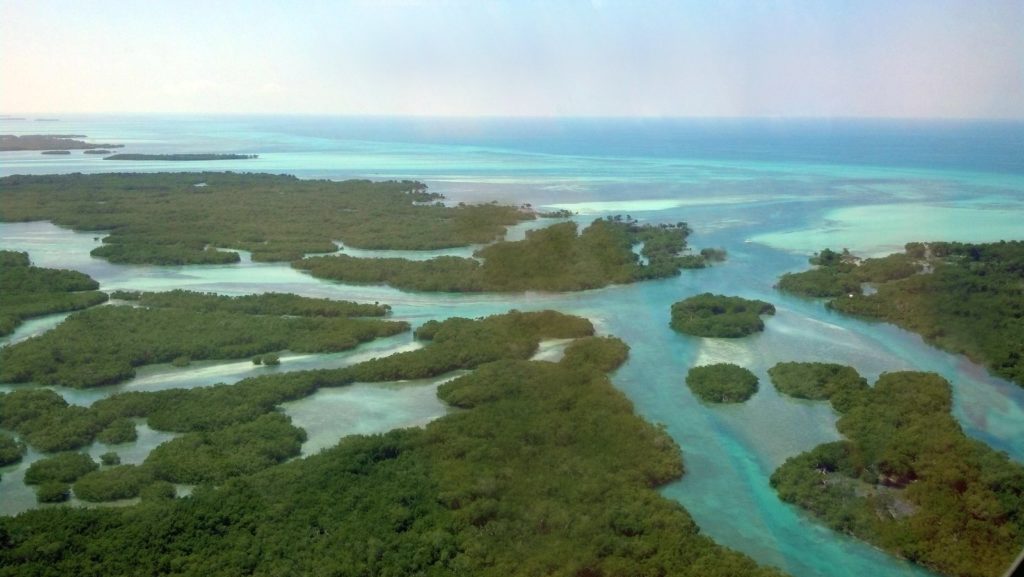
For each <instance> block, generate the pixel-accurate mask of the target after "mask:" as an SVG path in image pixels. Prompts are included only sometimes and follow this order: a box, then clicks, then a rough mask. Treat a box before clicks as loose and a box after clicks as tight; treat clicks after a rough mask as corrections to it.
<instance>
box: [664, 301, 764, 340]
mask: <svg viewBox="0 0 1024 577" xmlns="http://www.w3.org/2000/svg"><path fill="white" fill-rule="evenodd" d="M773 314H775V307H774V306H773V305H772V304H770V303H766V302H765V301H760V300H750V299H745V298H741V297H730V296H724V295H715V294H711V293H704V294H699V295H695V296H692V297H690V298H687V299H684V300H681V301H679V302H677V303H675V304H673V305H672V321H671V326H672V328H673V329H675V330H677V331H679V332H681V333H686V334H688V335H694V336H698V337H722V338H738V337H745V336H747V335H750V334H753V333H756V332H761V331H763V330H764V321H763V320H761V315H773Z"/></svg>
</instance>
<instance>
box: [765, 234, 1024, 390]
mask: <svg viewBox="0 0 1024 577" xmlns="http://www.w3.org/2000/svg"><path fill="white" fill-rule="evenodd" d="M823 252H824V251H823ZM922 263H923V264H922ZM925 265H927V267H928V269H927V270H928V272H927V273H926V274H913V273H912V272H911V271H912V270H914V271H916V270H922V269H924V267H925ZM841 266H842V265H840V267H824V266H823V267H822V268H820V269H817V270H815V271H809V272H813V273H815V275H818V276H822V277H824V276H830V277H832V278H836V277H845V276H848V275H849V274H853V273H849V272H846V273H844V272H842V271H841ZM862 269H866V270H867V271H869V272H870V275H868V276H869V278H867V280H870V281H871V282H876V283H879V284H878V285H877V292H875V293H874V294H870V295H864V294H861V293H860V290H859V289H858V290H856V291H850V293H843V294H844V295H845V294H852V295H853V296H850V297H846V298H837V299H834V300H832V301H831V302H829V303H828V306H829V307H830V308H832V309H834V310H837V311H840V312H844V313H848V314H854V315H859V316H864V317H868V318H872V319H877V320H882V321H886V322H891V323H894V324H896V325H899V326H900V327H903V328H905V329H907V330H910V331H914V332H916V333H918V334H920V335H921V336H922V337H924V339H925V340H926V341H928V342H929V343H932V344H934V345H936V346H938V347H941V348H943V349H945V350H947V351H951V352H953V353H960V354H964V355H967V356H968V357H970V358H971V359H973V360H974V361H976V362H979V363H982V364H984V365H986V366H987V367H988V368H989V370H991V371H992V372H993V373H995V374H997V375H999V376H1001V377H1003V378H1006V379H1009V380H1011V381H1015V382H1016V383H1017V384H1019V385H1022V386H1024V242H1021V241H1014V242H998V243H990V244H961V243H945V242H942V243H928V244H922V243H911V244H908V245H907V247H906V252H905V253H904V254H894V255H890V256H887V257H885V258H884V259H867V260H865V261H863V262H862V263H861V264H860V266H857V267H856V268H855V269H854V273H856V274H858V275H860V276H858V278H864V275H863V274H862V273H860V272H859V271H861V270H862ZM894 271H895V272H894ZM806 274H808V273H800V274H798V275H786V276H784V277H783V279H782V281H780V283H779V286H780V288H785V287H784V286H783V285H784V284H789V283H787V282H786V280H787V277H788V278H793V277H800V275H806ZM829 282H831V281H829ZM822 296H831V295H822Z"/></svg>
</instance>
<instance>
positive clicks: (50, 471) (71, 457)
mask: <svg viewBox="0 0 1024 577" xmlns="http://www.w3.org/2000/svg"><path fill="white" fill-rule="evenodd" d="M98 467H99V465H97V464H96V462H95V461H93V460H92V458H91V457H89V455H85V454H82V453H58V454H56V455H54V456H52V457H47V458H45V459H40V460H39V461H36V462H34V463H32V464H31V465H29V466H28V469H27V470H26V471H25V484H26V485H39V484H41V483H46V482H50V481H58V482H61V483H70V482H72V481H75V480H76V479H78V478H80V477H81V476H82V475H85V474H86V473H89V472H91V471H95V470H96V469H97V468H98Z"/></svg>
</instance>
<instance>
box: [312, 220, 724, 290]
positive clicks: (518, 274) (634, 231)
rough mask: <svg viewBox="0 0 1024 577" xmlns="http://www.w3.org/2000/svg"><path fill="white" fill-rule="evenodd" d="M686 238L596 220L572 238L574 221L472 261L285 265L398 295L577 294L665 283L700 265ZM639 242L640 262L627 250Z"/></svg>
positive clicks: (331, 259)
mask: <svg viewBox="0 0 1024 577" xmlns="http://www.w3.org/2000/svg"><path fill="white" fill-rule="evenodd" d="M689 233H690V229H689V228H688V227H687V226H686V224H685V223H678V224H675V225H661V226H653V225H639V224H637V223H636V222H633V221H629V220H625V221H624V220H622V219H621V217H616V218H612V217H609V218H608V219H607V220H604V219H598V220H595V221H594V222H593V224H591V225H590V226H588V227H587V228H585V229H584V230H583V231H582V232H581V233H579V234H577V227H576V223H574V222H564V223H559V224H555V225H552V226H549V227H547V228H543V229H539V230H534V231H529V232H527V233H526V238H525V239H524V240H521V241H515V242H498V243H495V244H492V245H488V246H486V247H484V248H482V249H480V250H478V251H476V253H475V255H474V256H475V257H476V258H460V257H452V256H446V257H438V258H435V259H431V260H426V261H413V260H406V259H399V258H381V259H376V258H373V259H366V258H353V257H350V256H347V255H334V256H318V257H311V258H306V259H302V260H299V261H295V262H293V263H292V266H294V267H296V268H298V269H301V270H306V271H309V273H310V274H312V275H313V276H316V277H318V278H327V279H331V280H336V281H341V282H346V283H355V284H387V285H390V286H393V287H396V288H400V289H404V290H416V291H443V292H481V291H487V292H521V291H528V290H538V291H578V290H586V289H593V288H600V287H603V286H607V285H609V284H623V283H631V282H637V281H640V280H647V279H655V278H665V277H669V276H673V275H677V274H679V270H680V269H681V268H700V267H703V266H705V264H706V260H705V258H704V257H702V256H696V255H687V256H682V255H681V254H680V253H681V252H682V251H683V250H684V249H685V248H686V237H687V236H688V235H689ZM641 243H642V244H643V248H642V249H641V251H640V252H641V254H642V255H643V256H644V257H645V258H646V259H647V261H648V262H647V264H642V263H641V262H640V259H639V257H638V256H637V254H636V253H634V252H633V247H634V246H637V245H640V244H641ZM477 259H483V263H481V262H480V261H479V260H477Z"/></svg>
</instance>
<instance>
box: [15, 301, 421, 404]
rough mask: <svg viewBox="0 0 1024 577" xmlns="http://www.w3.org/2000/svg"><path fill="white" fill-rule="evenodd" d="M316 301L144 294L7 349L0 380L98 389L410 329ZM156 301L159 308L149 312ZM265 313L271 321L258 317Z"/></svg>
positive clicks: (344, 345)
mask: <svg viewBox="0 0 1024 577" xmlns="http://www.w3.org/2000/svg"><path fill="white" fill-rule="evenodd" d="M118 296H119V297H121V298H124V297H126V296H129V295H126V294H125V293H118ZM311 300H312V302H308V303H307V302H304V299H303V298H302V297H291V298H288V299H284V300H282V299H281V298H280V295H258V296H251V297H241V298H237V299H236V298H231V297H217V296H213V295H200V294H195V293H187V292H185V291H175V292H174V293H172V294H170V295H167V296H165V297H159V296H154V297H150V296H149V295H141V296H139V299H138V302H139V303H140V304H142V305H143V306H141V307H129V306H106V307H98V308H94V309H91V310H87V311H83V312H80V313H77V314H74V315H72V316H70V317H68V319H67V320H65V321H64V322H63V323H61V324H60V325H58V326H57V327H56V328H55V329H53V330H51V331H49V332H47V333H45V334H43V335H40V336H39V337H36V338H33V339H28V340H26V341H22V342H20V343H16V344H14V345H11V346H9V347H6V348H4V349H2V350H0V380H3V381H6V382H12V383H20V382H28V381H34V382H37V383H42V384H51V385H63V386H69V387H78V388H83V387H94V386H100V385H106V384H112V383H117V382H120V381H124V380H126V379H128V378H131V377H132V376H133V375H134V374H135V367H138V366H141V365H149V364H156V363H169V362H171V361H173V360H175V359H179V358H180V357H187V358H188V359H237V358H246V357H251V356H252V355H254V354H264V353H268V352H271V351H278V350H282V349H290V350H294V351H299V352H332V351H342V350H346V349H351V348H353V347H355V346H356V345H358V344H359V343H363V342H367V341H371V340H373V339H375V338H378V337H384V336H389V335H394V334H397V333H400V332H403V331H405V330H408V325H407V324H406V323H404V322H389V321H381V320H370V319H350V318H345V317H339V316H337V315H339V314H346V313H347V314H352V313H354V312H355V311H359V310H363V309H362V308H361V307H359V305H353V304H352V303H338V305H337V306H336V307H335V310H334V313H335V316H332V317H321V316H318V315H317V314H316V313H317V312H318V311H319V310H320V309H321V308H322V307H327V305H325V304H324V303H323V302H322V299H311ZM150 301H153V303H154V304H153V305H152V306H146V305H148V304H149V303H150ZM374 310H375V311H376V310H377V309H374ZM264 311H267V312H269V314H255V313H262V312H264ZM282 313H284V314H282ZM179 364H180V361H179Z"/></svg>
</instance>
